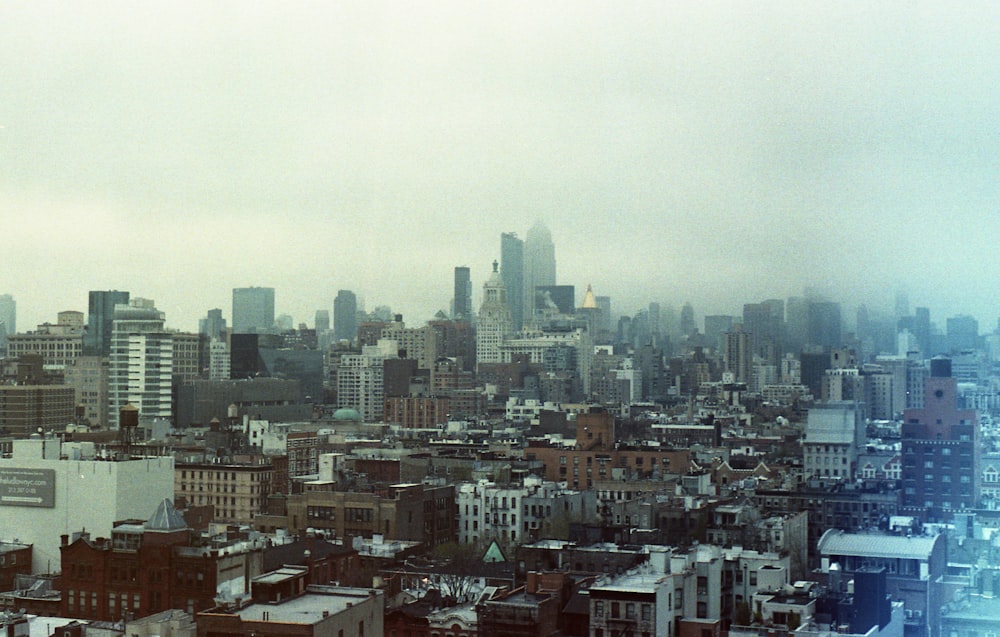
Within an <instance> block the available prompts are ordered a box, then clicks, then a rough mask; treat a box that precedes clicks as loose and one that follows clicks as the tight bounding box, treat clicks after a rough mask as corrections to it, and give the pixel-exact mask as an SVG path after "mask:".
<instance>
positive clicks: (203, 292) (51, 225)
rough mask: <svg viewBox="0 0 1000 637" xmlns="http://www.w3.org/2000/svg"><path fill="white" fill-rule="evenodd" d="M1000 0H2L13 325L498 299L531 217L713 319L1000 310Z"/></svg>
mask: <svg viewBox="0 0 1000 637" xmlns="http://www.w3.org/2000/svg"><path fill="white" fill-rule="evenodd" d="M998 60H1000V9H998V8H997V5H996V4H995V3H993V2H985V3H972V2H963V3H957V4H956V3H945V2H933V3H928V2H924V3H921V2H912V1H907V2H898V3H894V2H875V3H871V2H824V3H820V2H788V1H781V2H722V3H711V2H693V1H692V2H680V3H672V2H584V1H581V0H573V1H570V2H537V1H532V2H523V3H516V2H508V1H504V2H468V1H464V0H463V1H456V2H433V1H431V2H416V3H415V2H383V3H379V2H370V1H368V0H365V1H363V2H362V1H352V2H332V1H325V2H316V3H307V2H290V3H289V2H283V3H270V4H266V3H257V2H232V3H226V2H200V1H199V2H183V1H180V2H178V1H173V2H163V3H146V2H106V3H102V2H80V3H66V2H63V1H61V0H60V1H59V2H22V3H14V2H8V3H3V4H2V5H0V214H2V220H3V225H2V231H0V236H2V238H3V239H2V252H0V255H2V256H0V258H2V264H3V269H2V275H0V276H2V279H0V281H2V282H0V292H8V293H11V294H13V295H14V296H15V298H16V299H17V302H18V327H19V328H20V329H21V330H22V331H24V330H26V329H32V328H33V326H34V325H35V324H36V323H39V322H42V321H46V320H52V321H54V320H55V314H56V312H58V311H59V310H63V309H77V310H83V311H86V304H87V290H91V289H111V288H115V289H126V290H129V291H131V292H132V294H133V295H134V296H143V297H148V298H153V299H155V300H156V302H157V306H158V307H159V308H160V309H162V310H164V311H165V312H166V313H167V323H168V325H170V326H172V327H177V328H181V329H189V330H190V329H195V328H196V325H197V323H196V321H197V319H198V318H199V317H201V316H204V314H205V312H206V310H208V309H209V308H212V307H221V308H222V309H223V313H224V315H225V316H226V317H227V318H229V319H231V317H230V313H231V289H232V288H233V287H242V286H249V285H260V286H273V287H275V288H276V289H277V292H276V296H277V306H278V308H277V309H278V312H279V313H289V314H291V315H292V316H293V317H294V319H295V321H296V322H300V321H306V322H308V323H309V324H310V325H311V324H312V320H313V314H314V312H315V310H316V309H319V308H325V309H329V308H330V307H331V305H332V301H333V297H334V296H335V295H336V291H337V290H338V289H340V288H348V289H352V290H355V291H356V292H357V293H359V294H360V295H362V296H364V297H365V299H366V303H367V306H368V308H369V309H371V308H372V307H374V306H375V305H380V304H386V305H390V306H392V308H393V309H394V310H396V311H400V312H402V313H403V314H404V318H406V319H407V320H408V322H410V323H412V324H421V323H422V322H423V321H424V320H425V319H427V318H429V317H430V315H431V314H433V312H434V311H435V310H437V309H439V308H440V309H445V310H447V309H448V305H449V301H450V298H451V292H452V290H451V280H452V269H453V267H454V266H456V265H467V266H469V267H470V268H471V269H472V279H473V288H474V296H473V302H474V304H475V305H476V306H478V304H479V300H480V292H481V289H482V284H483V282H484V281H485V280H486V278H487V277H488V273H489V270H490V263H491V262H492V260H493V259H494V258H499V244H500V240H499V235H500V233H501V232H503V231H516V232H518V233H519V234H520V235H521V236H523V235H524V234H526V232H527V230H528V228H529V227H530V226H531V225H532V224H533V223H534V222H535V221H536V220H538V219H542V220H544V221H545V222H546V223H547V224H548V226H549V227H550V229H551V231H552V235H553V239H554V241H555V244H556V258H557V261H558V272H559V279H560V281H559V282H560V283H564V284H574V285H576V286H577V289H578V297H581V296H582V292H583V289H584V288H585V287H586V285H587V284H588V283H592V284H593V286H594V289H595V291H596V292H597V293H598V294H607V295H610V296H612V298H613V302H614V304H615V307H616V309H619V310H625V311H628V312H633V311H635V309H637V308H638V307H640V306H641V305H645V304H646V303H648V302H649V301H654V300H655V301H659V302H661V303H664V304H673V305H676V306H680V305H681V304H682V303H683V302H685V301H691V302H692V303H693V304H694V306H695V309H696V312H697V313H698V314H699V315H701V314H704V313H739V312H740V311H741V307H742V304H743V303H744V302H749V301H758V300H762V299H764V298H770V297H785V296H788V295H792V294H801V292H802V289H803V287H804V286H806V285H812V286H815V287H818V288H820V289H823V290H827V291H828V292H829V293H830V294H831V295H832V296H833V297H834V298H836V299H838V300H841V301H843V302H844V303H845V315H852V314H853V307H854V305H855V304H856V303H857V302H859V301H866V302H868V303H869V304H872V305H875V306H877V307H885V308H887V309H888V308H889V307H890V306H891V297H892V296H893V294H894V293H895V291H896V290H897V289H906V290H907V291H908V293H909V297H910V301H911V304H912V305H927V306H929V307H930V308H931V311H932V319H934V320H935V321H936V322H939V323H941V324H943V322H944V317H945V316H947V315H953V314H957V313H970V314H973V315H975V316H976V317H977V318H978V319H979V320H980V327H981V329H982V331H990V330H992V329H993V328H994V327H995V326H996V318H997V316H998V315H1000V303H998V302H997V294H996V291H997V289H998V282H1000V257H998V255H997V248H996V245H997V240H998V239H1000V201H998V195H1000V170H998V169H1000V62H998Z"/></svg>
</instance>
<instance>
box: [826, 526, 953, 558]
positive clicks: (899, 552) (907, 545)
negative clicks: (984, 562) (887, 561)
mask: <svg viewBox="0 0 1000 637" xmlns="http://www.w3.org/2000/svg"><path fill="white" fill-rule="evenodd" d="M940 537H941V536H926V535H914V536H903V535H883V534H878V533H845V532H844V531H841V530H838V529H830V530H829V531H827V532H826V533H824V534H823V537H821V538H820V539H819V544H818V548H819V552H820V555H854V556H857V557H888V558H902V559H912V560H926V559H928V558H929V557H930V555H931V552H932V551H933V550H934V545H935V543H936V542H937V541H938V539H939V538H940Z"/></svg>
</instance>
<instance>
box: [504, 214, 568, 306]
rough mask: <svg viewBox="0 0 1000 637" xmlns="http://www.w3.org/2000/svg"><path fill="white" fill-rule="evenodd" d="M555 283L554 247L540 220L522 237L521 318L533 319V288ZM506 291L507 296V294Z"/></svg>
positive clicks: (535, 299)
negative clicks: (522, 300)
mask: <svg viewBox="0 0 1000 637" xmlns="http://www.w3.org/2000/svg"><path fill="white" fill-rule="evenodd" d="M555 284H556V248H555V244H553V243H552V233H551V232H549V229H548V227H546V225H545V224H544V223H542V222H541V221H538V222H536V223H535V225H533V226H532V227H531V229H530V230H528V235H527V236H526V237H525V239H524V278H523V285H524V307H523V310H522V312H523V318H524V319H528V318H529V317H530V318H531V319H534V314H535V307H536V301H537V298H536V296H535V294H536V292H535V288H537V287H542V286H552V285H555ZM509 294H510V293H509V291H508V296H509Z"/></svg>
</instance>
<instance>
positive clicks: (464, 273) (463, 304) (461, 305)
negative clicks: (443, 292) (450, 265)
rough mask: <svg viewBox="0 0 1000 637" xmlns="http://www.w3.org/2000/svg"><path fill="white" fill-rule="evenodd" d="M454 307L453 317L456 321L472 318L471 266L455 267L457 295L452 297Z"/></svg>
mask: <svg viewBox="0 0 1000 637" xmlns="http://www.w3.org/2000/svg"><path fill="white" fill-rule="evenodd" d="M452 298H453V299H454V300H453V303H454V307H453V308H452V311H451V317H452V318H453V319H455V320H456V321H468V320H469V319H471V318H472V278H471V275H470V273H469V268H467V267H465V266H462V265H460V266H458V267H456V268H455V296H454V297H452Z"/></svg>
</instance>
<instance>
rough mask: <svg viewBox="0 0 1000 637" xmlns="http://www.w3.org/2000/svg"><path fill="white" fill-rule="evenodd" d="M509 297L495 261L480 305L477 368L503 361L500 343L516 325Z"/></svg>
mask: <svg viewBox="0 0 1000 637" xmlns="http://www.w3.org/2000/svg"><path fill="white" fill-rule="evenodd" d="M507 299H508V294H507V288H506V287H505V286H504V281H503V279H501V278H500V272H499V271H498V270H497V262H496V261H494V262H493V274H492V275H491V276H490V279H489V281H487V282H486V284H485V285H484V286H483V304H482V305H481V306H480V307H479V318H478V320H477V322H476V366H477V368H478V366H479V365H481V364H482V363H499V362H501V357H500V345H501V344H502V343H503V339H504V337H505V336H507V335H508V334H510V333H511V332H512V331H513V325H514V321H513V319H512V317H511V311H510V306H509V305H508V301H507Z"/></svg>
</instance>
